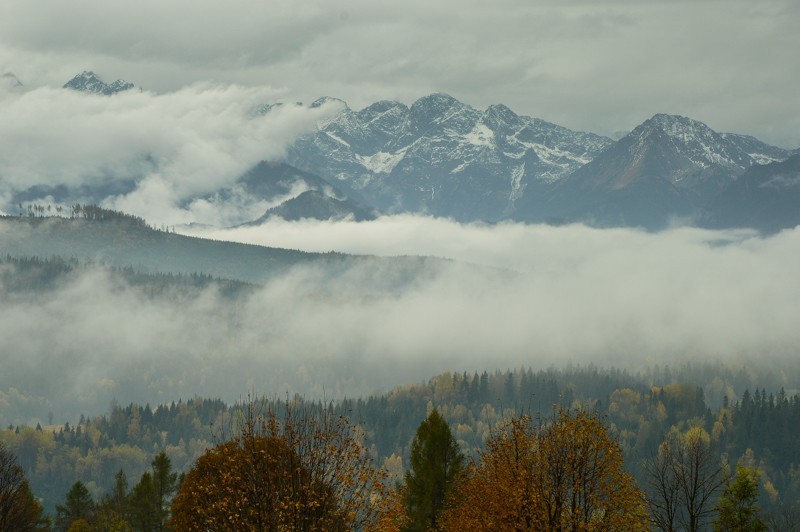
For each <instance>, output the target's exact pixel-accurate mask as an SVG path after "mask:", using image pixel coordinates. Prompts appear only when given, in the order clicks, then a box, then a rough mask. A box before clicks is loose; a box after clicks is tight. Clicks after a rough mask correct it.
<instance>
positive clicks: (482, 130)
mask: <svg viewBox="0 0 800 532" xmlns="http://www.w3.org/2000/svg"><path fill="white" fill-rule="evenodd" d="M464 140H466V141H467V142H469V143H470V144H472V145H473V146H492V145H493V144H494V132H493V131H492V130H491V129H489V127H488V126H487V125H486V124H478V125H476V126H475V127H474V128H473V129H472V131H470V132H469V133H467V134H466V135H464Z"/></svg>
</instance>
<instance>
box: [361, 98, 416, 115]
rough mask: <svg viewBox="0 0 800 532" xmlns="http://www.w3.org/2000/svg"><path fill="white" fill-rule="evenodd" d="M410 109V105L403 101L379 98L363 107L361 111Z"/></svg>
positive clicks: (380, 111) (378, 111)
mask: <svg viewBox="0 0 800 532" xmlns="http://www.w3.org/2000/svg"><path fill="white" fill-rule="evenodd" d="M395 108H399V109H408V106H407V105H406V104H404V103H403V102H398V101H397V100H379V101H377V102H375V103H373V104H370V105H368V106H367V107H365V108H363V109H362V110H361V111H360V112H362V113H383V112H386V111H389V110H390V109H395Z"/></svg>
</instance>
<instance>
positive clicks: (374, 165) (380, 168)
mask: <svg viewBox="0 0 800 532" xmlns="http://www.w3.org/2000/svg"><path fill="white" fill-rule="evenodd" d="M405 155H406V152H405V150H401V151H399V152H396V153H388V152H385V151H379V152H378V153H376V154H374V155H369V156H364V155H356V160H357V161H358V162H359V163H361V165H362V166H364V167H365V168H366V169H367V170H369V171H371V172H374V173H376V174H388V173H390V172H391V171H392V170H394V167H395V166H397V163H399V162H400V161H401V160H402V159H403V157H405Z"/></svg>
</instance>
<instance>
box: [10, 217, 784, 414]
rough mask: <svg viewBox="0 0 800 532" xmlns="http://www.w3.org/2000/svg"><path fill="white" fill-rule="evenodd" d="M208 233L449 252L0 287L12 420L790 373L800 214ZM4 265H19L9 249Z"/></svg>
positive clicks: (388, 251)
mask: <svg viewBox="0 0 800 532" xmlns="http://www.w3.org/2000/svg"><path fill="white" fill-rule="evenodd" d="M206 236H211V237H214V238H225V239H229V240H240V241H248V242H257V243H260V244H270V245H276V246H291V247H294V248H301V249H307V250H326V249H337V250H341V251H345V252H352V253H359V254H377V255H386V256H391V255H409V254H412V255H416V254H421V255H429V254H436V255H437V256H440V257H443V258H446V259H452V260H443V261H430V262H425V263H421V264H420V266H419V267H418V269H417V270H415V271H414V272H413V274H409V270H408V268H407V267H403V268H401V267H400V266H397V265H394V264H393V263H392V262H391V261H381V262H368V261H367V262H364V263H363V264H361V265H358V264H356V265H354V266H352V267H350V268H347V269H327V268H325V267H320V266H298V267H295V268H294V269H292V270H291V271H290V272H289V273H288V274H285V275H282V276H280V277H279V278H276V279H273V280H271V281H269V282H268V283H267V284H265V285H263V286H254V287H253V288H252V289H251V290H246V291H244V292H242V293H240V294H239V295H238V296H235V297H232V296H230V295H225V294H222V293H221V292H220V291H219V290H218V289H217V288H215V287H214V286H211V287H209V288H206V289H204V290H200V291H193V292H190V293H187V292H181V291H180V290H177V289H176V290H166V291H165V292H163V293H158V294H152V293H147V292H146V291H143V290H142V289H141V288H139V287H136V286H132V285H130V284H128V283H126V282H124V281H122V280H121V279H120V278H119V276H116V275H114V274H113V273H112V272H110V271H109V270H108V269H104V268H100V267H97V268H81V269H78V270H76V271H75V272H73V274H72V275H70V276H68V277H67V278H65V279H63V280H62V281H61V282H60V283H59V284H58V285H57V287H56V288H54V289H52V290H46V291H41V292H38V293H26V292H13V291H10V292H8V293H6V294H5V295H4V296H3V299H2V301H1V302H0V335H2V338H3V339H4V341H3V351H2V352H3V372H2V376H1V377H0V379H1V382H0V404H2V405H3V409H2V410H3V412H4V416H5V419H3V422H4V423H7V422H20V423H28V422H32V421H38V420H44V419H45V418H46V417H47V416H48V413H51V412H52V413H53V414H54V419H55V420H56V421H59V422H63V421H66V420H71V419H74V418H75V417H77V416H78V415H79V414H80V413H89V414H96V413H102V412H105V411H107V410H108V407H109V405H110V403H111V401H112V399H116V400H117V401H119V402H121V403H123V404H127V403H128V402H139V403H141V404H144V403H150V404H158V403H160V402H170V401H173V400H177V399H179V398H186V397H191V396H194V395H195V394H198V395H201V396H204V397H220V398H222V399H224V400H226V401H234V400H237V399H239V398H241V397H242V396H245V395H246V394H248V393H251V392H252V393H255V394H258V395H268V396H277V397H281V396H285V395H286V394H289V395H291V394H294V393H299V394H302V395H304V396H306V397H308V398H326V399H339V398H342V397H345V396H347V397H355V396H358V395H364V394H369V393H372V392H377V391H385V390H387V389H389V388H390V387H392V386H396V385H401V384H404V383H409V382H419V381H422V380H427V379H428V378H430V377H431V376H432V375H435V374H437V373H440V372H443V371H456V372H462V371H467V372H470V373H471V372H473V371H478V372H481V371H484V370H487V371H494V370H495V369H501V370H505V369H507V368H518V367H520V366H525V367H533V368H534V369H540V368H547V367H551V366H555V367H563V366H564V365H566V364H582V365H586V364H595V365H597V366H600V367H604V366H606V367H607V366H610V365H614V366H616V367H621V368H625V369H629V370H631V371H637V370H641V369H643V368H646V367H648V366H652V365H654V364H659V365H661V366H663V365H668V364H678V363H683V362H686V361H694V362H703V361H723V362H726V363H730V364H733V365H739V364H747V365H758V367H759V368H760V369H762V370H763V369H764V368H766V367H767V366H771V365H773V364H774V368H775V370H776V371H778V372H780V371H789V372H790V373H789V374H788V376H787V378H788V379H789V382H794V376H795V373H794V372H793V371H795V369H796V368H795V364H793V363H791V360H792V359H793V358H794V357H796V346H797V345H800V331H798V328H797V327H796V319H795V318H796V316H798V315H800V297H798V296H800V279H799V278H798V277H797V275H795V271H794V270H795V265H796V264H797V261H798V259H800V257H798V250H800V245H799V244H800V230H797V229H795V230H787V231H783V232H782V233H779V234H777V235H775V236H772V237H769V238H763V237H760V236H758V235H757V234H756V233H754V232H752V231H749V230H734V231H704V230H697V229H690V228H676V229H674V230H670V231H665V232H662V233H656V234H653V233H646V232H641V231H637V230H632V229H605V230H599V229H591V228H587V227H585V226H580V225H574V226H564V227H549V226H533V225H520V224H504V225H496V226H489V225H482V224H476V225H461V224H456V223H453V222H449V221H447V220H437V219H430V218H424V217H412V216H406V217H390V218H382V219H379V220H378V221H375V222H370V223H360V224H356V223H351V222H340V223H328V222H297V223H287V222H283V221H272V222H268V223H266V224H265V225H263V226H260V227H256V228H243V229H239V230H229V231H224V232H208V233H206ZM5 267H11V266H8V265H6V266H5Z"/></svg>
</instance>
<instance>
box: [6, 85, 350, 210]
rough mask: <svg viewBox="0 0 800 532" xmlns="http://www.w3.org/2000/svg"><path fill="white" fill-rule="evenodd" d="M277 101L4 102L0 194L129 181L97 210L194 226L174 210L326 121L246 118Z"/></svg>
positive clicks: (15, 98) (278, 113) (259, 95)
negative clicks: (130, 186) (127, 187)
mask: <svg viewBox="0 0 800 532" xmlns="http://www.w3.org/2000/svg"><path fill="white" fill-rule="evenodd" d="M278 96H279V91H276V90H274V89H270V88H245V87H240V86H231V85H224V86H223V85H210V84H196V85H191V86H187V87H185V88H183V89H181V90H178V91H176V92H171V93H167V94H160V95H159V94H155V93H151V92H147V91H135V90H132V91H126V92H123V93H119V94H116V95H114V96H112V97H99V96H96V95H91V94H84V93H80V92H75V91H69V90H64V89H52V88H47V87H44V88H39V89H35V90H32V91H29V92H24V93H18V92H13V93H5V94H4V95H0V144H1V145H2V146H3V150H2V152H0V176H2V181H0V193H5V194H6V195H8V193H9V192H12V191H20V190H26V189H27V188H29V187H32V186H35V185H48V186H57V185H68V186H73V187H75V186H79V185H82V184H92V185H98V184H105V183H113V182H117V183H119V182H125V181H135V182H136V187H135V189H134V190H133V191H132V192H130V193H128V194H125V195H122V196H118V197H114V198H111V199H109V200H107V203H106V204H107V205H108V206H110V207H113V208H118V209H121V210H125V211H126V212H132V213H136V214H137V215H140V216H144V217H147V218H149V219H151V220H152V221H154V222H155V221H158V222H161V223H177V222H186V221H194V220H192V219H187V218H186V217H187V216H188V214H186V213H181V212H179V211H177V210H176V208H175V207H176V205H178V204H179V203H180V202H181V201H182V200H184V199H186V198H189V197H194V196H197V195H199V194H204V193H209V192H213V191H214V190H216V189H218V188H219V187H221V186H224V185H229V184H232V183H233V181H234V180H235V179H236V178H237V177H239V176H240V175H241V174H242V173H244V172H245V171H246V170H247V169H248V168H250V167H251V166H252V165H253V164H255V163H257V162H258V161H260V160H263V159H278V158H280V157H281V156H282V155H283V152H284V150H285V148H286V146H288V144H289V143H291V142H292V141H293V139H294V138H296V137H297V136H298V135H299V134H301V133H303V132H305V131H308V130H310V129H312V128H313V127H315V125H316V123H317V121H318V120H320V119H322V118H324V117H326V116H328V114H329V113H331V112H335V108H334V107H335V106H333V105H326V106H323V107H320V108H316V109H310V108H307V107H298V106H282V107H280V108H278V109H276V110H275V111H274V112H271V113H269V114H268V115H267V116H259V115H256V114H255V113H254V110H255V108H256V106H257V105H259V104H263V103H266V102H270V101H274V100H275V99H276V98H277V97H278ZM262 212H263V211H262ZM210 221H212V222H222V221H225V220H221V219H216V220H210Z"/></svg>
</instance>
